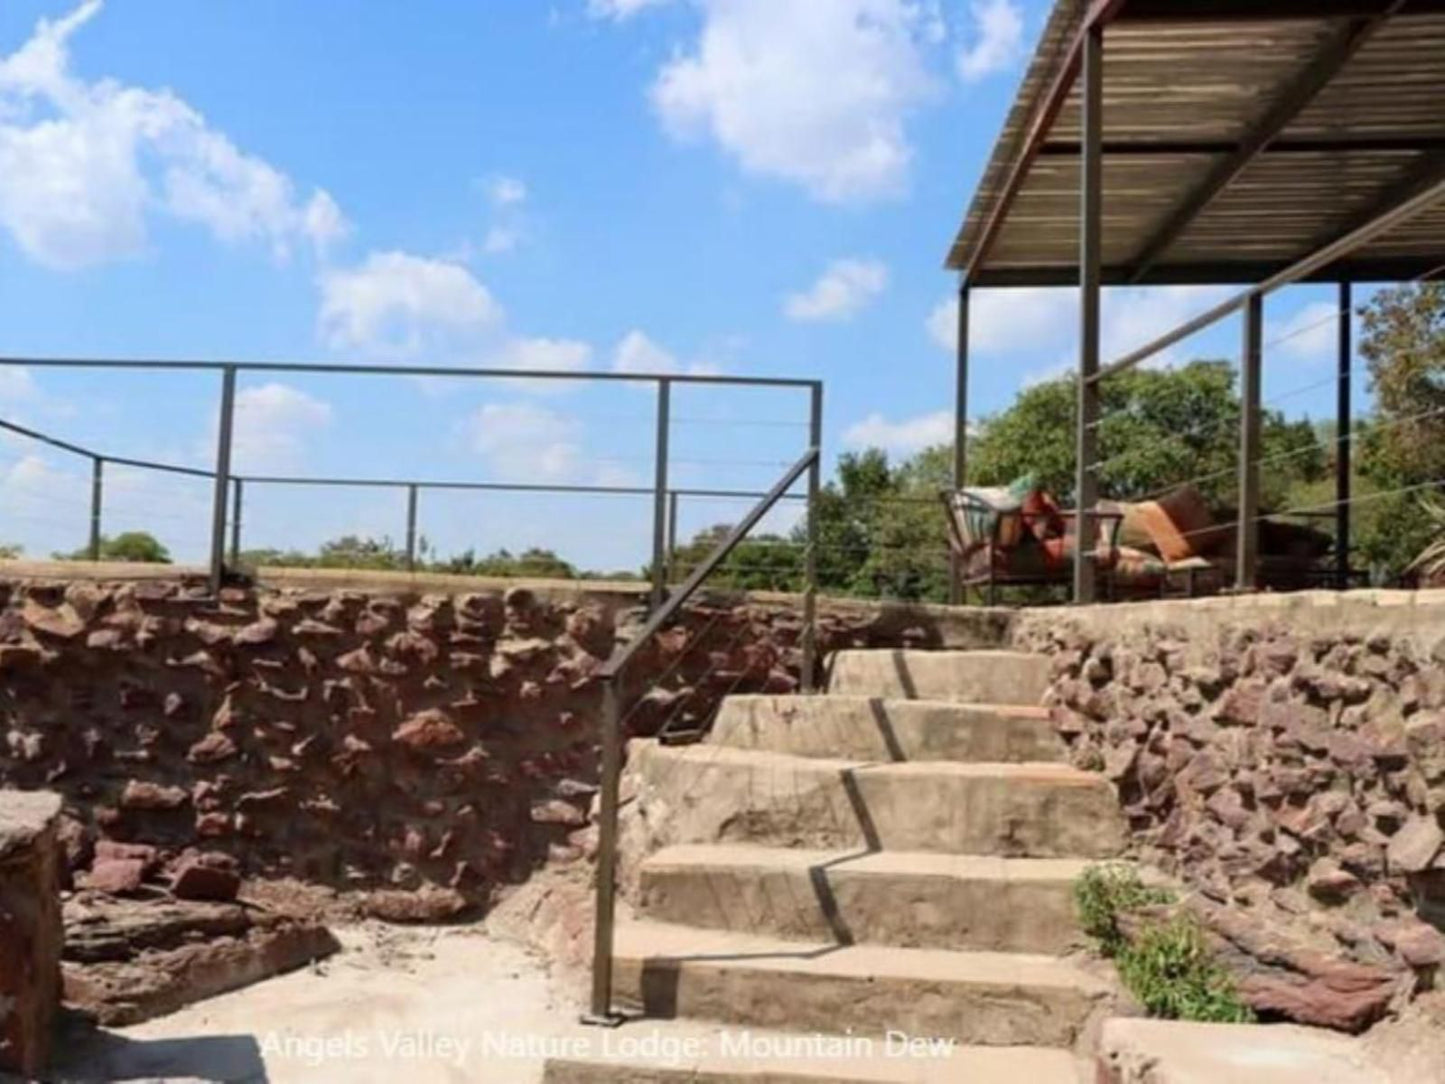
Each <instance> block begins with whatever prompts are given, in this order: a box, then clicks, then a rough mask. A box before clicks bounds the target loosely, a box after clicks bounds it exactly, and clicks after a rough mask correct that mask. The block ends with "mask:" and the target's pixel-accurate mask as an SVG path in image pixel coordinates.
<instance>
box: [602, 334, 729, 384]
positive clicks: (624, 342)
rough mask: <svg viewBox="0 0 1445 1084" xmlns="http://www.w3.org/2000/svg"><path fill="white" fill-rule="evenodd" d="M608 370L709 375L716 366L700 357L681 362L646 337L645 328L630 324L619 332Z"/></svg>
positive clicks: (674, 355) (716, 370)
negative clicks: (629, 329) (627, 329)
mask: <svg viewBox="0 0 1445 1084" xmlns="http://www.w3.org/2000/svg"><path fill="white" fill-rule="evenodd" d="M612 371H613V372H616V373H660V374H680V373H686V374H688V375H691V376H712V375H715V374H716V373H717V372H718V368H717V366H715V365H711V364H709V363H707V362H701V361H694V362H688V363H684V362H682V361H681V360H679V358H678V356H677V355H676V354H674V353H673V352H672V351H670V350H668V349H667V348H666V347H663V346H661V345H659V344H658V343H656V342H654V341H653V340H652V339H650V338H649V337H648V336H647V334H646V333H645V332H642V331H639V330H637V329H635V328H634V329H633V330H632V331H629V332H628V333H627V334H626V335H624V336H622V338H621V340H619V341H618V343H617V346H616V348H615V349H614V350H613V352H612Z"/></svg>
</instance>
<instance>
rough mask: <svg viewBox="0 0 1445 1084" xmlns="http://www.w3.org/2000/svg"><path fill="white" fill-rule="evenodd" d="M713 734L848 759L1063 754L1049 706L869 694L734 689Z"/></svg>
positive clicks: (751, 745)
mask: <svg viewBox="0 0 1445 1084" xmlns="http://www.w3.org/2000/svg"><path fill="white" fill-rule="evenodd" d="M708 741H709V742H710V743H712V744H714V745H727V746H731V747H733V748H735V749H766V750H769V751H771V752H774V753H788V754H790V755H792V756H800V757H841V758H844V759H847V760H897V761H902V760H971V761H994V762H1004V761H1011V762H1022V761H1062V760H1064V759H1066V757H1067V749H1066V747H1065V745H1064V742H1063V740H1062V739H1061V738H1060V737H1059V735H1058V733H1057V732H1056V731H1055V730H1054V725H1053V723H1052V721H1051V720H1050V719H1049V713H1048V711H1047V709H1045V708H1041V707H1024V706H1018V705H986V704H954V703H949V702H946V701H941V700H882V699H879V698H876V697H867V696H730V697H728V698H727V699H726V700H725V701H723V705H722V710H721V711H719V712H718V716H717V721H716V722H715V723H714V724H713V728H712V733H711V734H710V735H709V737H708Z"/></svg>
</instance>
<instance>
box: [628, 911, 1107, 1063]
mask: <svg viewBox="0 0 1445 1084" xmlns="http://www.w3.org/2000/svg"><path fill="white" fill-rule="evenodd" d="M614 961H615V963H614V967H615V970H614V973H613V978H614V990H615V992H616V998H617V1002H618V1003H619V1004H620V1005H622V1006H623V1007H625V1008H629V1009H633V1010H637V1011H641V1012H642V1013H644V1014H645V1015H647V1016H649V1017H660V1018H663V1019H671V1018H674V1017H684V1018H690V1019H697V1020H714V1021H717V1022H719V1023H725V1024H733V1025H738V1026H742V1027H760V1028H781V1029H786V1030H791V1031H800V1032H813V1031H821V1032H827V1033H833V1034H839V1033H847V1032H850V1031H851V1032H853V1033H855V1034H858V1035H874V1036H878V1035H883V1034H884V1032H885V1031H887V1030H894V1031H902V1032H906V1033H908V1034H910V1035H916V1036H926V1037H928V1038H930V1039H943V1040H947V1039H953V1040H955V1041H957V1042H959V1043H965V1044H970V1045H980V1046H1049V1047H1065V1048H1067V1047H1071V1046H1072V1045H1073V1043H1074V1042H1075V1040H1076V1039H1078V1037H1079V1035H1080V1033H1081V1032H1082V1031H1083V1029H1084V1027H1085V1026H1086V1024H1087V1023H1088V1022H1089V1018H1090V1017H1091V1015H1092V1014H1093V1013H1094V1010H1095V1009H1096V1007H1098V1005H1099V1002H1100V1000H1101V999H1102V998H1104V997H1105V996H1106V995H1107V994H1108V993H1109V990H1110V987H1109V985H1108V984H1107V983H1106V982H1104V981H1103V980H1101V979H1099V978H1098V977H1096V976H1095V975H1092V974H1090V973H1089V972H1087V971H1085V970H1084V969H1083V968H1082V967H1080V966H1078V965H1076V964H1074V963H1071V962H1069V961H1067V960H1063V959H1060V958H1058V957H1055V956H1037V955H1026V954H1022V953H993V952H948V951H943V950H940V949H914V948H893V947H882V946H873V945H852V946H839V945H836V944H833V943H830V942H825V941H791V940H780V939H777V938H771V937H764V936H760V935H757V934H742V933H735V932H732V931H729V930H704V929H698V928H695V927H691V926H675V925H669V924H666V923H660V922H646V921H644V922H634V923H628V924H624V925H621V926H619V927H618V929H617V937H616V950H615V957H614Z"/></svg>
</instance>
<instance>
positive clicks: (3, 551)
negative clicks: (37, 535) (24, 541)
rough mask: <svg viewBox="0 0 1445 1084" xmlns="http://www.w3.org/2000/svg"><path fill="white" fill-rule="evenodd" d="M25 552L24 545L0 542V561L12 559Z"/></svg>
mask: <svg viewBox="0 0 1445 1084" xmlns="http://www.w3.org/2000/svg"><path fill="white" fill-rule="evenodd" d="M24 553H25V547H24V546H19V545H15V544H13V543H9V542H0V561H14V560H15V559H16V558H18V557H20V556H21V555H23V554H24Z"/></svg>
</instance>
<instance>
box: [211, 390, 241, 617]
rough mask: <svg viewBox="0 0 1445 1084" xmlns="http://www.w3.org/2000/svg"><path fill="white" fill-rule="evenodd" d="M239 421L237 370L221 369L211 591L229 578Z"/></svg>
mask: <svg viewBox="0 0 1445 1084" xmlns="http://www.w3.org/2000/svg"><path fill="white" fill-rule="evenodd" d="M235 420H236V367H235V366H234V365H227V366H226V367H225V368H224V369H222V370H221V409H220V417H219V418H218V419H217V426H216V476H215V494H214V496H213V497H212V500H211V591H212V592H213V593H214V592H219V591H220V590H221V584H222V583H223V582H224V581H225V578H226V497H227V490H228V488H229V486H230V480H231V437H232V432H233V429H234V424H235Z"/></svg>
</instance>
